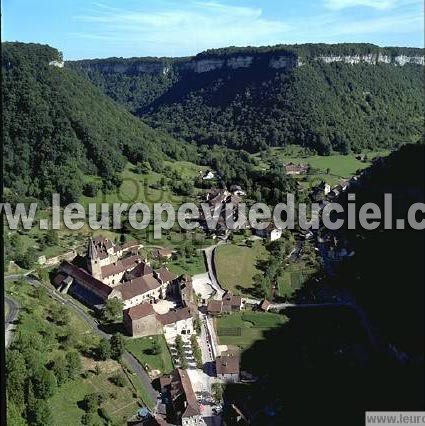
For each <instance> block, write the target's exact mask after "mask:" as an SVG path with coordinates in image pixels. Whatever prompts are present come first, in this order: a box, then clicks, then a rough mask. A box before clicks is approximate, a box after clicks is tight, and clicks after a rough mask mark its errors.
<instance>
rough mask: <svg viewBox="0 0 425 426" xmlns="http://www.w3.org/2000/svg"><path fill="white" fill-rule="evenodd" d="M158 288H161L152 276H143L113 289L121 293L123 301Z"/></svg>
mask: <svg viewBox="0 0 425 426" xmlns="http://www.w3.org/2000/svg"><path fill="white" fill-rule="evenodd" d="M159 287H161V284H160V283H159V282H158V281H157V280H156V279H155V278H154V277H153V275H145V276H143V277H138V278H135V279H134V280H131V281H126V282H124V283H122V284H119V285H117V286H116V287H115V289H117V290H118V291H120V292H121V295H122V299H123V300H130V299H132V298H133V297H136V296H139V295H141V294H144V293H147V292H148V291H151V290H155V289H157V288H159Z"/></svg>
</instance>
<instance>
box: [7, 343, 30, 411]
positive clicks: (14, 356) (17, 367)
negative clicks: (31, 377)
mask: <svg viewBox="0 0 425 426" xmlns="http://www.w3.org/2000/svg"><path fill="white" fill-rule="evenodd" d="M26 376H27V369H26V365H25V358H24V356H23V354H22V353H21V352H20V351H17V350H9V351H8V352H7V357H6V381H7V394H8V397H9V398H10V399H11V400H12V401H14V403H15V404H16V405H17V406H22V405H23V403H24V392H25V379H26Z"/></svg>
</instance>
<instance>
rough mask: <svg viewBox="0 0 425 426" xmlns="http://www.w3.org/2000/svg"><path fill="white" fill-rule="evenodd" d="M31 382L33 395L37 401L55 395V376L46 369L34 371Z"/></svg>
mask: <svg viewBox="0 0 425 426" xmlns="http://www.w3.org/2000/svg"><path fill="white" fill-rule="evenodd" d="M31 382H32V384H33V387H34V395H35V396H36V398H38V399H47V398H50V397H51V396H52V395H53V394H54V393H55V390H56V387H57V381H56V377H55V375H54V374H53V372H52V371H50V370H48V369H47V368H46V367H42V368H39V369H38V370H36V371H34V372H33V376H32V378H31Z"/></svg>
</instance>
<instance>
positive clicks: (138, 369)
mask: <svg viewBox="0 0 425 426" xmlns="http://www.w3.org/2000/svg"><path fill="white" fill-rule="evenodd" d="M4 279H5V281H13V280H17V279H25V280H26V281H27V282H28V284H30V285H32V286H35V287H37V286H39V285H43V287H44V288H46V290H47V292H48V293H49V294H50V296H51V297H52V298H53V299H55V300H56V301H58V302H59V303H61V304H62V305H67V306H69V307H70V308H71V309H72V310H73V311H74V312H75V313H76V314H77V315H78V316H79V317H80V318H81V319H82V320H83V321H85V322H86V323H87V324H88V325H89V327H90V328H91V329H92V330H93V332H94V333H96V334H98V335H99V336H100V337H103V338H105V339H110V338H111V335H110V334H107V333H105V332H104V331H103V330H101V329H100V328H99V323H98V322H97V321H96V320H95V319H94V318H92V317H91V316H90V315H88V314H87V313H86V312H85V311H84V310H83V309H82V308H81V307H80V306H78V304H77V303H76V302H75V301H74V300H72V299H68V298H64V297H63V296H62V295H61V294H60V293H57V292H56V291H55V290H52V289H51V288H50V287H48V286H46V285H44V284H42V283H40V281H38V280H36V279H33V278H30V277H28V276H27V275H9V276H6V277H4ZM5 299H6V300H7V299H9V300H11V299H10V298H9V296H7V297H6V295H5ZM8 316H9V315H8ZM9 343H10V342H9ZM122 358H123V360H124V361H126V362H127V363H128V365H129V366H130V368H131V369H132V370H134V372H135V373H136V374H137V376H138V377H139V378H140V380H141V381H142V383H143V384H144V385H145V387H146V389H147V391H148V392H149V394H150V395H151V397H152V400H153V402H154V404H155V403H156V401H157V398H158V392H157V391H156V390H155V389H154V388H153V387H152V382H151V379H150V377H149V375H148V374H147V373H146V371H145V369H144V368H143V366H142V365H141V364H140V363H139V362H138V361H137V359H136V358H134V357H133V355H131V354H130V353H129V352H127V351H125V352H124V354H123V355H122Z"/></svg>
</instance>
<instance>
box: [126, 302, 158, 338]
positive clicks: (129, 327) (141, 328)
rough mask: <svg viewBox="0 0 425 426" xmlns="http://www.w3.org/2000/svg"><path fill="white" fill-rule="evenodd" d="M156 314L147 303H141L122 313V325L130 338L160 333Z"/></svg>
mask: <svg viewBox="0 0 425 426" xmlns="http://www.w3.org/2000/svg"><path fill="white" fill-rule="evenodd" d="M156 315H157V314H156V312H155V310H154V309H153V307H152V305H151V304H149V303H141V304H140V305H137V306H133V307H132V308H129V309H126V310H125V311H124V312H123V324H124V328H125V329H126V331H127V333H128V334H130V335H131V336H137V337H145V336H154V335H156V334H161V333H162V327H161V324H160V323H159V321H158V319H157V317H156Z"/></svg>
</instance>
